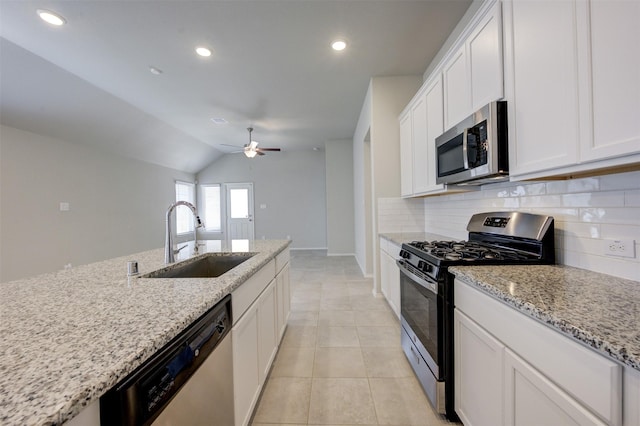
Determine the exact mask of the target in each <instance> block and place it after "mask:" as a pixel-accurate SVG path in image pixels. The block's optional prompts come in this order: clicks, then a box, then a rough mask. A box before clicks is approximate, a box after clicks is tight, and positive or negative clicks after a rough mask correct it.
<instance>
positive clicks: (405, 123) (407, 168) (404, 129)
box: [400, 110, 413, 197]
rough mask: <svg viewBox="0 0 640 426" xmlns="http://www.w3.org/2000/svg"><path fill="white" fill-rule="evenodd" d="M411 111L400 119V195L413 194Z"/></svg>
mask: <svg viewBox="0 0 640 426" xmlns="http://www.w3.org/2000/svg"><path fill="white" fill-rule="evenodd" d="M412 137H413V136H412V135H411V110H409V111H407V113H406V114H405V115H403V116H402V117H400V194H402V196H403V197H406V196H410V195H412V194H413V140H412Z"/></svg>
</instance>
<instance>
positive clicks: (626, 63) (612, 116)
mask: <svg viewBox="0 0 640 426" xmlns="http://www.w3.org/2000/svg"><path fill="white" fill-rule="evenodd" d="M588 7H589V10H588V18H589V35H590V38H589V42H590V47H591V51H590V52H591V61H590V63H589V65H590V67H589V68H587V71H586V72H585V73H582V72H581V73H580V75H581V76H583V77H588V76H589V75H590V76H591V84H592V93H591V97H592V100H593V135H592V138H589V137H587V138H585V140H583V141H582V144H581V151H580V155H581V160H598V159H601V158H607V157H613V156H620V155H626V154H629V153H633V152H638V151H640V48H639V46H640V25H638V22H640V2H638V1H628V0H627V1H620V0H618V1H606V2H605V1H590V2H589V3H588ZM587 83H588V82H587ZM587 87H588V86H587ZM588 113H589V112H588V111H587V114H588Z"/></svg>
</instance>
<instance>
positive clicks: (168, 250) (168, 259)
mask: <svg viewBox="0 0 640 426" xmlns="http://www.w3.org/2000/svg"><path fill="white" fill-rule="evenodd" d="M178 206H187V207H189V209H190V210H191V213H193V217H194V218H195V221H196V223H195V225H196V226H195V227H194V228H193V244H194V249H193V253H194V254H197V253H198V236H197V233H196V230H197V229H198V228H202V227H203V226H204V225H203V223H202V221H201V220H200V216H198V211H197V210H196V208H195V206H194V205H193V204H191V203H189V202H186V201H176V202H175V203H173V204H171V205H170V206H169V208H168V209H167V229H166V233H165V239H164V263H173V262H175V261H176V259H175V255H176V254H177V253H178V252H179V251H180V250H182V249H183V248H184V247H185V246H182V247H181V248H179V249H178V250H174V249H173V235H172V232H171V212H173V210H175V208H176V207H178Z"/></svg>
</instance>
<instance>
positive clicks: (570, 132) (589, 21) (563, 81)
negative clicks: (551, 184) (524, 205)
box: [504, 0, 640, 179]
mask: <svg viewBox="0 0 640 426" xmlns="http://www.w3.org/2000/svg"><path fill="white" fill-rule="evenodd" d="M639 20H640V3H638V2H636V1H625V0H622V1H618V0H612V1H588V0H574V1H560V2H539V1H530V0H513V1H505V2H504V23H505V26H504V40H505V93H506V98H507V100H508V101H509V104H508V113H509V125H510V127H509V160H510V163H509V165H510V174H511V176H512V178H516V179H529V178H541V177H547V176H554V175H569V174H572V173H579V172H589V171H591V170H595V169H599V168H608V167H617V166H622V165H626V164H630V163H634V162H635V163H637V162H639V161H640V49H638V45H639V44H640V29H639V28H638V26H637V22H638V21H639Z"/></svg>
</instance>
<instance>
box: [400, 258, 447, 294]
mask: <svg viewBox="0 0 640 426" xmlns="http://www.w3.org/2000/svg"><path fill="white" fill-rule="evenodd" d="M396 265H398V269H400V272H402V273H403V274H405V275H406V276H407V277H409V279H411V281H413V282H415V283H416V284H419V285H420V286H421V287H424V288H426V289H427V290H429V291H430V292H432V293H434V294H438V285H437V284H436V283H435V282H430V281H427V280H425V279H424V278H421V277H419V276H417V275H416V274H414V273H413V272H411V271H409V270H408V269H407V268H406V267H405V266H404V261H403V260H401V259H397V260H396Z"/></svg>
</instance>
